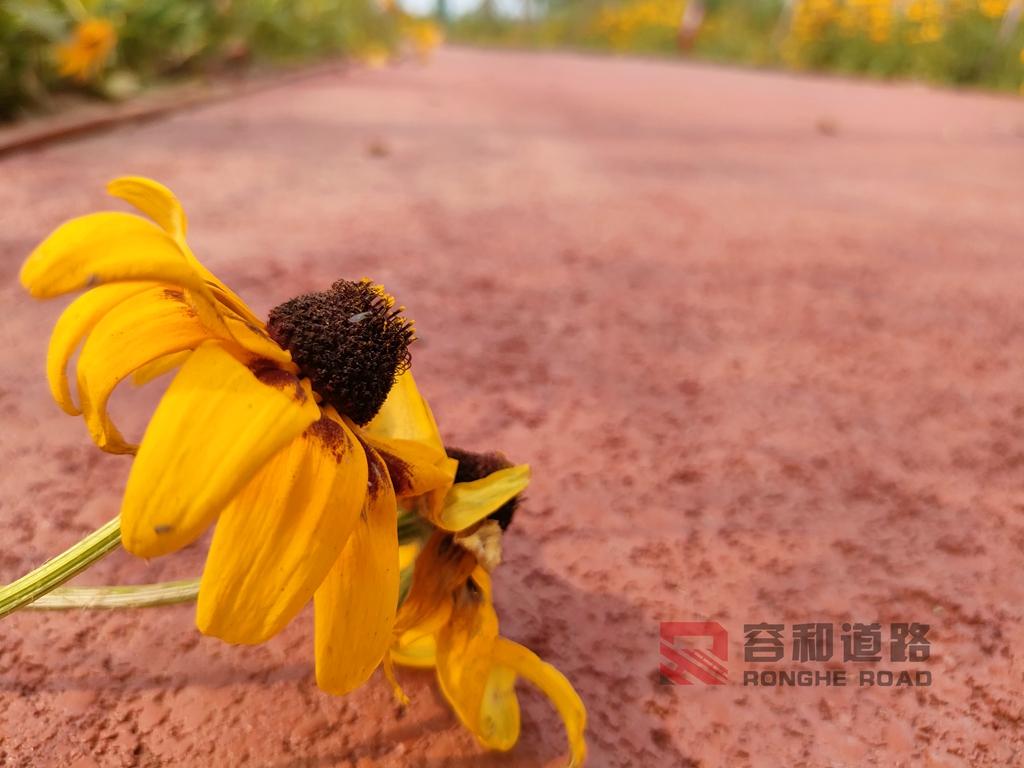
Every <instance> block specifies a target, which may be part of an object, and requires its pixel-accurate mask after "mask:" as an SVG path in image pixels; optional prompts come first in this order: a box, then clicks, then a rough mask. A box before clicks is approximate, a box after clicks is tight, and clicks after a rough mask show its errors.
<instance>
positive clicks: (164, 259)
mask: <svg viewBox="0 0 1024 768" xmlns="http://www.w3.org/2000/svg"><path fill="white" fill-rule="evenodd" d="M125 280H151V281H154V282H159V283H170V284H171V285H176V286H179V287H180V288H182V289H183V290H184V292H185V294H186V297H187V298H188V300H189V303H191V304H192V305H193V308H194V309H195V310H196V313H197V314H198V315H199V317H200V318H201V319H202V321H203V323H204V324H206V326H207V327H208V328H209V329H210V330H211V331H212V332H213V333H215V334H216V335H217V336H220V337H221V338H230V333H229V331H228V329H227V326H225V324H224V320H223V319H222V317H221V314H220V311H219V310H218V309H217V304H216V301H215V299H214V297H213V294H212V293H211V291H210V288H209V286H208V285H207V283H206V280H205V279H204V278H203V276H202V275H201V274H200V272H199V271H198V270H197V269H196V268H195V266H194V265H193V264H192V263H190V261H189V260H188V259H187V258H186V257H185V255H184V254H183V253H182V250H181V249H180V248H179V246H178V244H177V243H176V242H175V240H174V238H172V237H171V236H170V235H168V234H167V233H166V232H164V231H163V230H161V229H160V228H159V227H157V226H155V225H153V224H152V223H150V222H148V221H146V220H145V219H142V218H140V217H138V216H133V215H131V214H128V213H94V214H90V215H88V216H81V217H79V218H77V219H72V220H71V221H69V222H68V223H66V224H64V225H62V226H60V227H58V228H57V230H56V231H55V232H54V233H53V234H51V235H50V236H49V237H48V238H46V240H44V241H43V243H42V244H41V245H40V246H39V247H38V248H36V250H35V251H33V252H32V254H31V255H30V256H29V257H28V259H26V261H25V264H24V265H23V266H22V268H21V283H22V285H23V286H25V288H27V289H28V291H29V293H31V294H32V296H34V297H35V298H37V299H49V298H53V297H54V296H60V295H61V294H64V293H69V292H70V291H77V290H79V289H80V288H86V287H92V286H95V285H101V284H103V283H111V282H118V281H125Z"/></svg>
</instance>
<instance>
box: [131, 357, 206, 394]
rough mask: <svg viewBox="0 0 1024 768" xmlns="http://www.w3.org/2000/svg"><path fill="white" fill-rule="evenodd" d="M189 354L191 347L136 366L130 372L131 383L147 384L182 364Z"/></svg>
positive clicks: (137, 384)
mask: <svg viewBox="0 0 1024 768" xmlns="http://www.w3.org/2000/svg"><path fill="white" fill-rule="evenodd" d="M191 354H192V350H191V349H186V350H184V351H183V352H172V353H171V354H169V355H164V356H163V357H158V358H157V359H156V360H153V361H152V362H149V363H146V364H145V365H143V366H141V367H139V368H136V369H135V371H134V372H133V373H132V384H134V385H135V386H136V387H141V386H143V385H144V384H149V382H151V381H153V379H158V378H160V377H161V376H163V375H164V374H165V373H170V372H171V371H173V370H174V369H176V368H180V367H181V366H183V365H184V364H185V361H186V360H188V358H189V356H190V355H191Z"/></svg>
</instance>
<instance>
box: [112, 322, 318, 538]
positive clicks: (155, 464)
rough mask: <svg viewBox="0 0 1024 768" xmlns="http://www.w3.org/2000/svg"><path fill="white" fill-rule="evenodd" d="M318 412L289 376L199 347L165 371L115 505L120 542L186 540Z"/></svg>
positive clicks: (214, 348) (209, 347)
mask: <svg viewBox="0 0 1024 768" xmlns="http://www.w3.org/2000/svg"><path fill="white" fill-rule="evenodd" d="M319 417H320V410H319V408H318V407H317V406H316V403H314V402H313V400H312V398H311V397H310V396H309V395H308V394H307V393H306V390H305V389H303V388H302V387H301V386H300V385H299V381H298V379H296V378H295V377H294V376H293V375H292V374H290V373H287V372H285V371H281V370H280V369H273V368H267V369H263V370H260V371H258V372H257V373H255V374H254V373H253V372H252V371H251V370H249V369H248V368H246V367H245V366H244V365H242V364H241V363H239V362H238V361H237V360H236V359H235V358H234V357H233V356H232V355H231V354H230V353H228V352H227V351H226V350H225V349H224V348H223V347H222V346H221V345H220V344H218V343H216V342H207V343H206V344H204V345H203V346H201V347H200V348H199V349H197V350H196V351H195V352H194V353H192V356H191V357H190V358H189V359H188V362H186V363H185V365H184V366H182V368H181V370H180V371H179V372H178V375H177V376H175V377H174V381H172V382H171V385H170V387H168V389H167V393H166V394H165V395H164V397H163V399H162V400H161V401H160V405H159V406H158V407H157V409H156V412H155V413H154V414H153V418H152V420H151V421H150V423H149V428H148V429H147V430H146V435H145V437H143V439H142V445H141V446H140V447H139V453H138V456H137V457H136V459H135V464H134V465H133V467H132V473H131V475H130V476H129V478H128V486H127V488H126V489H125V493H124V502H123V504H122V507H121V540H122V542H123V543H124V546H125V548H126V549H127V550H128V551H129V552H131V553H132V554H133V555H137V556H139V557H157V556H159V555H164V554H167V553H168V552H173V551H175V550H177V549H180V548H181V547H183V546H185V545H186V544H188V543H189V542H191V541H192V540H194V539H195V538H196V537H197V536H198V535H199V534H200V533H202V532H203V530H204V529H205V528H206V527H207V526H208V525H209V524H210V523H211V522H213V520H214V518H215V517H216V516H217V515H218V514H219V513H220V511H221V510H222V509H224V507H225V506H226V505H227V503H228V502H229V501H230V500H231V499H233V498H234V497H235V495H236V494H238V492H239V491H241V490H242V488H243V487H245V485H246V484H247V483H248V482H249V480H251V479H252V477H253V476H254V475H255V474H256V472H258V471H259V469H260V467H262V466H263V465H264V464H265V463H266V462H267V461H268V460H269V459H270V457H271V456H273V455H274V454H275V453H277V452H278V451H279V450H281V449H282V448H284V447H285V446H286V445H288V444H289V443H290V442H291V441H292V440H294V439H295V438H296V437H298V436H299V434H301V433H302V431H303V430H304V429H306V427H308V426H309V425H310V424H312V423H313V422H314V421H316V420H317V419H318V418H319Z"/></svg>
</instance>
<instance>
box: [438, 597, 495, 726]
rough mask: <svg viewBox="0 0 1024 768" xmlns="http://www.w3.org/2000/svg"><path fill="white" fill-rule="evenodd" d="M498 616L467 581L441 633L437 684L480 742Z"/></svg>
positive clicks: (488, 602)
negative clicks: (482, 712)
mask: <svg viewBox="0 0 1024 768" xmlns="http://www.w3.org/2000/svg"><path fill="white" fill-rule="evenodd" d="M497 637H498V616H497V614H496V613H495V612H494V607H493V606H492V605H491V603H490V601H489V600H487V599H486V597H485V595H484V593H483V591H482V590H481V589H480V588H479V587H478V586H477V585H476V584H475V583H474V582H473V581H472V580H470V581H467V582H466V583H465V584H464V585H463V586H462V587H461V588H460V589H459V590H458V592H457V593H456V596H455V604H454V607H453V608H452V615H451V619H450V620H449V622H448V623H447V624H446V625H445V626H443V627H442V628H441V630H440V631H439V632H438V633H437V680H438V682H439V683H440V685H441V690H442V692H443V693H444V695H445V698H447V699H448V702H449V703H450V704H451V705H452V708H453V709H454V710H455V713H456V714H457V715H458V716H459V719H460V720H462V722H463V724H465V726H466V727H467V728H469V729H470V730H471V731H472V732H473V733H474V734H475V735H476V736H477V737H478V738H481V739H483V738H486V737H487V734H484V733H482V732H481V730H480V712H481V707H482V705H483V698H484V691H485V690H486V688H487V680H488V677H489V675H490V671H491V663H492V660H491V657H492V651H493V648H494V641H495V639H496V638H497Z"/></svg>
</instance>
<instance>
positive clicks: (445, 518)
mask: <svg viewBox="0 0 1024 768" xmlns="http://www.w3.org/2000/svg"><path fill="white" fill-rule="evenodd" d="M529 484H530V466H529V464H520V465H518V466H515V467H509V468H508V469H499V470H498V471H497V472H492V473H491V474H489V475H488V476H487V477H483V478H481V479H479V480H474V481H473V482H471V483H456V484H455V485H454V486H452V489H451V490H450V491H449V492H448V497H447V498H446V499H445V501H444V511H443V512H442V513H441V519H440V525H441V527H442V528H446V529H447V530H449V531H461V530H463V529H465V528H469V526H471V525H473V524H474V523H477V522H479V521H480V520H483V519H484V518H485V517H487V516H488V515H489V514H491V513H492V512H495V511H496V510H497V509H498V508H499V507H500V506H501V505H502V504H504V503H505V502H507V501H508V500H509V499H511V498H512V497H513V496H517V495H518V494H520V493H522V492H523V491H524V490H525V489H526V486H528V485H529Z"/></svg>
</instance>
